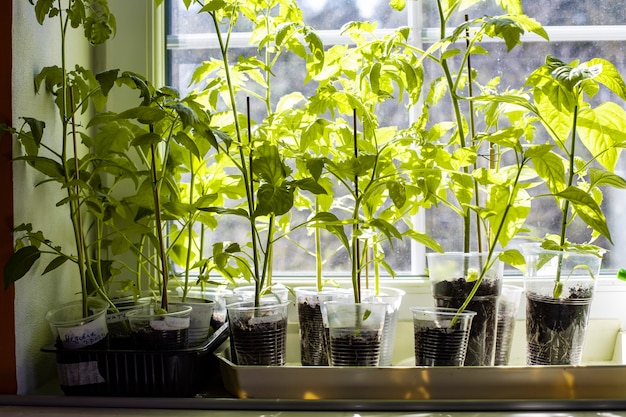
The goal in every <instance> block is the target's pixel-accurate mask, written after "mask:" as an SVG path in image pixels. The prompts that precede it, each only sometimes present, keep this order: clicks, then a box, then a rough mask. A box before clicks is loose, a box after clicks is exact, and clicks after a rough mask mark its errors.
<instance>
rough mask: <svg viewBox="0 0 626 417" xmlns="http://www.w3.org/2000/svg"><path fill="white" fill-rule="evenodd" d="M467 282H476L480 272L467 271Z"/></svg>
mask: <svg viewBox="0 0 626 417" xmlns="http://www.w3.org/2000/svg"><path fill="white" fill-rule="evenodd" d="M466 279H467V282H474V281H476V280H477V279H478V270H477V269H475V268H470V269H468V270H467V278H466Z"/></svg>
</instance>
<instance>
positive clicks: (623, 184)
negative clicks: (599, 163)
mask: <svg viewBox="0 0 626 417" xmlns="http://www.w3.org/2000/svg"><path fill="white" fill-rule="evenodd" d="M589 179H590V181H591V186H592V187H599V186H602V185H607V186H610V187H613V188H626V180H624V178H622V177H620V176H619V175H617V174H614V173H612V172H607V171H605V170H603V169H599V168H590V169H589Z"/></svg>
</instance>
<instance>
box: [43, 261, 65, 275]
mask: <svg viewBox="0 0 626 417" xmlns="http://www.w3.org/2000/svg"><path fill="white" fill-rule="evenodd" d="M66 261H67V256H57V257H56V258H54V259H53V260H52V261H50V263H49V264H48V265H47V266H46V269H44V271H43V272H42V274H41V275H45V274H47V273H48V272H50V271H54V270H55V269H57V268H58V267H60V266H61V265H63V264H64V263H65V262H66Z"/></svg>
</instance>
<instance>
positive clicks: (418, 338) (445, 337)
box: [413, 327, 468, 366]
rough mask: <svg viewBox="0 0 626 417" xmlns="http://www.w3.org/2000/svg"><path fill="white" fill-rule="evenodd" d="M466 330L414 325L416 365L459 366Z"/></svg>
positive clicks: (461, 360) (461, 362)
mask: <svg viewBox="0 0 626 417" xmlns="http://www.w3.org/2000/svg"><path fill="white" fill-rule="evenodd" d="M467 333H468V332H467V330H461V329H453V328H441V327H439V328H424V327H415V328H414V331H413V334H414V335H415V336H414V337H415V365H416V366H461V365H463V359H464V358H463V353H462V352H463V350H465V344H466V343H467Z"/></svg>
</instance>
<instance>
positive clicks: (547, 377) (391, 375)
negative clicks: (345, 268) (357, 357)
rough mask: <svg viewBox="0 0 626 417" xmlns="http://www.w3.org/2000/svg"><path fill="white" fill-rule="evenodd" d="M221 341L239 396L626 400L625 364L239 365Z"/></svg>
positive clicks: (223, 366) (226, 374) (228, 383)
mask: <svg viewBox="0 0 626 417" xmlns="http://www.w3.org/2000/svg"><path fill="white" fill-rule="evenodd" d="M229 352H230V348H229V344H228V341H227V342H225V343H224V344H223V345H222V346H221V347H220V348H219V349H218V350H216V352H215V355H216V356H217V358H218V360H219V365H220V372H221V373H222V378H223V382H224V387H225V388H226V390H228V391H229V392H230V393H231V394H233V395H235V396H236V397H238V398H258V399H309V400H320V399H321V400H335V399H337V400H339V399H343V400H349V399H355V400H357V399H358V400H365V399H367V400H476V401H481V400H582V399H607V400H608V399H626V366H623V365H592V366H533V367H526V366H519V367H517V366H516V367H509V366H507V367H415V366H413V367H411V366H392V367H317V366H315V367H313V366H309V367H303V366H297V365H286V366H282V367H268V366H239V365H236V364H234V363H233V362H231V361H230V359H229V357H230V354H229Z"/></svg>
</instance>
